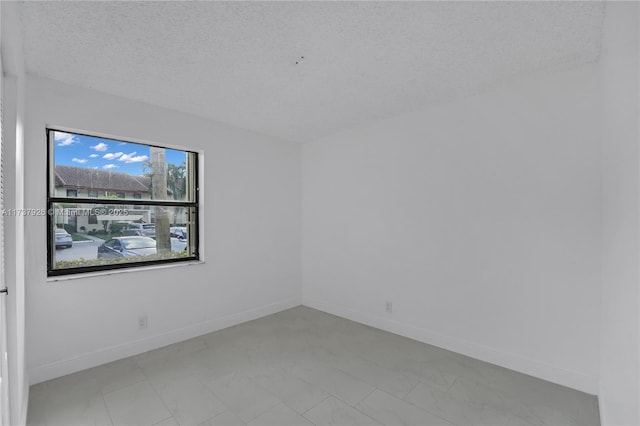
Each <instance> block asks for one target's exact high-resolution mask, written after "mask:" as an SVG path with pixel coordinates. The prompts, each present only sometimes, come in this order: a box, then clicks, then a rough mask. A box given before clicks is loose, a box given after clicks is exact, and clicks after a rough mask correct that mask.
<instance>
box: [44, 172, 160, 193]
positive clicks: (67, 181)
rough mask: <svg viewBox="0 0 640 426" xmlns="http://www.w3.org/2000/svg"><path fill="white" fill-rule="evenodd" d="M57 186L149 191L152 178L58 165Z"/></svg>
mask: <svg viewBox="0 0 640 426" xmlns="http://www.w3.org/2000/svg"><path fill="white" fill-rule="evenodd" d="M55 186H56V188H58V187H64V188H84V189H92V190H107V191H124V192H149V190H150V186H151V178H149V177H146V176H133V175H129V174H127V173H122V172H111V171H108V170H97V169H87V168H82V167H71V166H56V181H55Z"/></svg>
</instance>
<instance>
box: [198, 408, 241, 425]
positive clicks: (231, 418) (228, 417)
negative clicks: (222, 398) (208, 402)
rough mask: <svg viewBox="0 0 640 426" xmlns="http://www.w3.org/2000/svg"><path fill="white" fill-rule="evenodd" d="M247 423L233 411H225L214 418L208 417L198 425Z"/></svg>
mask: <svg viewBox="0 0 640 426" xmlns="http://www.w3.org/2000/svg"><path fill="white" fill-rule="evenodd" d="M245 425H246V423H245V422H243V421H242V420H241V419H240V417H238V416H236V415H235V414H233V412H231V411H225V412H224V413H222V414H218V415H217V416H215V417H214V418H212V419H208V420H206V421H204V422H202V423H200V424H199V425H198V426H245Z"/></svg>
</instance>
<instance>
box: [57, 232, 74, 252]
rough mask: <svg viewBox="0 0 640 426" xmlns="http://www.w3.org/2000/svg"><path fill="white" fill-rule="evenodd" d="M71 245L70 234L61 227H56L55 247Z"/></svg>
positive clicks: (68, 246)
mask: <svg viewBox="0 0 640 426" xmlns="http://www.w3.org/2000/svg"><path fill="white" fill-rule="evenodd" d="M71 246H73V238H72V237H71V234H69V233H68V232H67V231H65V230H64V229H62V228H56V248H57V249H58V248H70V247H71Z"/></svg>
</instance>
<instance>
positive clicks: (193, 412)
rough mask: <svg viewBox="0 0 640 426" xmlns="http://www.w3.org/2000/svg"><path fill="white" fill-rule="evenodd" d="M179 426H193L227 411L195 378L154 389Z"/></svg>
mask: <svg viewBox="0 0 640 426" xmlns="http://www.w3.org/2000/svg"><path fill="white" fill-rule="evenodd" d="M156 390H157V392H158V394H159V395H160V398H162V400H163V401H164V404H165V406H166V407H167V408H168V409H169V411H171V413H172V414H173V416H174V417H175V418H176V420H177V421H178V422H179V423H180V424H181V425H195V424H198V423H201V422H203V421H205V420H207V419H209V418H211V417H214V416H217V415H218V414H220V413H222V412H224V411H226V410H227V408H226V407H225V406H224V405H223V404H222V403H221V402H220V401H219V400H218V398H216V397H215V396H214V395H213V394H212V393H211V392H210V391H209V390H208V389H207V388H206V387H205V386H204V385H203V384H202V383H201V382H200V380H198V379H197V378H196V377H185V378H182V379H177V380H175V381H173V382H170V383H166V384H164V385H162V386H160V387H158V388H156Z"/></svg>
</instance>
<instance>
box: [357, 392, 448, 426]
mask: <svg viewBox="0 0 640 426" xmlns="http://www.w3.org/2000/svg"><path fill="white" fill-rule="evenodd" d="M356 408H357V409H358V410H360V411H361V412H363V413H364V414H367V415H368V416H369V417H371V418H373V419H376V420H378V421H379V422H380V423H382V424H385V425H412V426H427V425H450V424H451V423H449V422H447V421H446V420H444V419H441V418H440V417H437V416H435V415H433V414H431V413H429V412H427V411H425V410H422V409H420V408H418V407H416V406H415V405H413V404H409V403H408V402H405V401H402V400H400V399H398V398H396V397H394V396H392V395H389V394H388V393H386V392H383V391H381V390H378V389H376V390H375V391H373V393H372V394H371V395H369V396H368V397H366V398H365V399H364V400H363V401H362V402H360V403H359V404H358V405H356Z"/></svg>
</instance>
